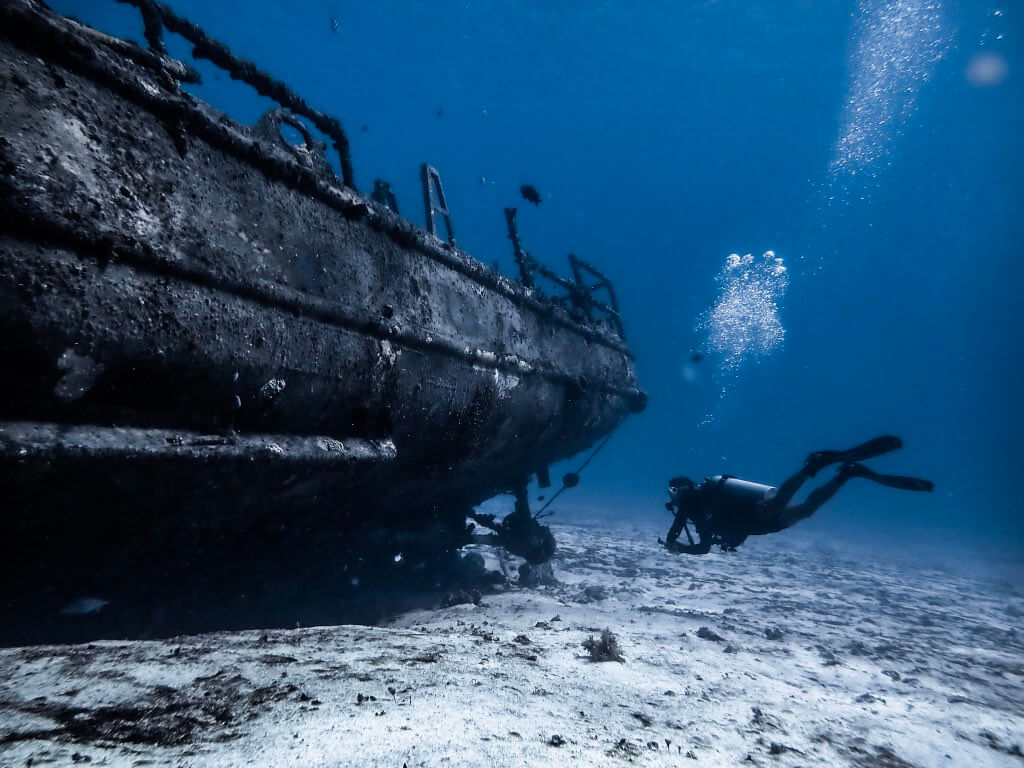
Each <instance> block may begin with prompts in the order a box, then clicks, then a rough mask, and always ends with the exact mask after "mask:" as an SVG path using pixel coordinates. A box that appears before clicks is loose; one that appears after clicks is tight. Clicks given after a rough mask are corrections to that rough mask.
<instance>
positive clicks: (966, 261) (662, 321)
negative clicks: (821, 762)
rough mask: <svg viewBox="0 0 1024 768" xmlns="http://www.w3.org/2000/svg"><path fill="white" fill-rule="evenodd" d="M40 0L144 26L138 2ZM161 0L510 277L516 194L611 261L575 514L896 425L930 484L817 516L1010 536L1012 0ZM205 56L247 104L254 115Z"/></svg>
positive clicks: (524, 213) (119, 28) (1015, 357)
mask: <svg viewBox="0 0 1024 768" xmlns="http://www.w3.org/2000/svg"><path fill="white" fill-rule="evenodd" d="M51 5H52V6H53V7H54V8H55V9H56V10H58V11H61V12H65V13H71V14H74V15H77V16H78V17H79V18H81V19H82V20H83V21H87V22H89V23H92V24H96V25H98V26H100V27H102V28H104V29H106V30H108V31H112V32H115V33H118V34H123V35H132V36H134V37H135V38H136V39H141V24H140V22H139V21H138V19H137V14H136V12H135V11H134V9H131V8H128V7H124V6H118V5H115V4H114V3H106V2H97V0H60V1H59V2H58V1H54V2H52V3H51ZM172 5H173V7H174V8H175V9H176V10H177V11H179V12H180V13H182V14H184V15H186V16H188V17H189V18H191V19H192V20H194V21H196V22H197V23H199V24H201V25H202V26H204V27H205V28H206V29H207V31H208V32H209V33H210V34H211V35H213V36H215V37H217V38H220V39H222V40H224V41H225V42H227V43H228V44H229V45H231V46H232V47H233V48H234V50H235V51H236V52H237V53H239V54H240V55H243V56H246V57H248V58H251V59H253V60H255V61H256V62H258V63H259V64H260V65H261V66H263V67H264V68H265V69H267V70H268V71H270V72H271V73H273V74H274V75H276V76H277V77H279V78H281V79H283V80H285V81H286V82H287V83H289V85H291V86H292V87H293V88H294V89H296V90H297V91H298V92H299V93H301V94H302V95H304V96H305V97H306V98H307V100H308V101H309V102H310V103H311V104H313V105H315V106H317V107H319V108H321V109H323V110H325V111H328V112H331V113H333V114H335V115H337V116H338V117H340V118H341V120H342V121H343V122H344V124H345V126H346V128H347V130H348V133H349V136H350V138H351V141H352V146H353V157H354V161H355V166H356V172H357V182H358V183H359V185H360V187H361V188H362V189H363V190H369V189H370V188H372V182H373V179H374V178H376V177H381V178H384V179H387V180H389V181H390V182H392V184H393V186H394V188H395V190H396V192H397V195H398V200H399V203H400V205H401V206H402V212H403V214H405V215H407V216H409V217H410V218H412V219H413V220H414V221H417V222H420V223H422V203H421V202H420V197H419V195H420V192H419V188H418V183H419V182H418V174H417V171H418V165H419V163H421V162H423V161H429V162H430V163H431V164H432V165H434V166H435V167H437V168H438V169H439V171H440V172H441V174H442V177H443V180H444V184H445V190H446V193H447V197H448V201H449V205H450V208H451V210H452V213H453V218H454V224H455V228H456V234H457V235H458V239H459V243H460V245H461V246H462V247H463V248H464V249H465V250H467V251H468V252H469V253H471V254H473V255H474V256H475V257H476V258H478V259H480V260H481V261H484V262H486V263H492V262H495V261H497V262H498V263H499V264H500V265H501V268H502V269H503V271H505V272H506V273H507V274H509V275H512V274H514V270H513V266H512V258H511V248H510V245H509V243H508V241H507V239H506V237H505V228H504V220H503V215H502V208H503V207H504V206H508V205H518V206H519V208H520V228H521V235H522V237H523V240H524V244H525V245H526V247H527V248H528V249H529V250H530V251H531V252H532V253H533V254H534V255H535V256H537V257H538V258H540V259H541V260H543V261H544V262H545V263H547V264H549V265H551V266H556V267H558V268H559V269H564V259H565V255H566V253H568V252H569V251H572V252H574V253H577V254H578V255H580V256H582V257H584V258H586V259H588V260H590V261H592V262H593V263H594V264H596V265H597V266H598V267H600V268H601V269H603V270H605V271H606V272H607V273H608V274H609V275H610V276H611V277H612V278H613V279H614V281H615V284H616V286H617V289H618V293H619V298H620V301H621V304H622V308H623V314H624V317H625V322H626V331H627V334H628V338H629V341H630V343H631V345H632V346H633V348H634V350H635V352H636V357H637V368H638V371H639V376H640V380H641V384H642V385H643V387H644V388H645V389H647V390H648V391H649V393H650V396H651V400H650V407H649V409H648V410H647V412H646V413H644V414H643V415H641V416H639V417H635V418H631V419H630V420H629V421H628V422H627V423H626V424H625V425H624V426H623V427H622V428H621V429H620V431H619V433H617V434H616V436H615V437H614V438H613V440H612V442H611V443H609V445H608V447H607V448H606V449H605V451H604V452H603V453H602V454H601V455H600V456H599V457H598V458H597V459H595V461H594V463H593V464H592V465H591V467H590V468H589V469H588V471H587V473H586V474H585V476H584V483H583V485H582V486H581V487H580V488H579V489H577V490H576V491H574V492H573V494H572V495H571V496H570V495H569V494H566V504H565V505H563V507H562V511H561V513H562V514H566V515H568V514H575V513H577V512H578V511H579V510H581V509H586V508H587V507H588V506H590V507H593V508H595V509H597V508H600V509H602V510H608V509H609V508H612V509H613V510H614V511H615V512H616V514H620V515H623V516H659V519H661V518H663V519H664V522H665V524H666V526H667V524H668V519H667V515H666V513H665V512H664V511H663V510H662V507H661V503H662V501H663V498H664V487H665V481H666V479H667V478H668V477H670V476H672V475H676V474H686V475H689V476H692V477H697V478H698V479H699V478H700V477H702V476H704V475H712V474H718V473H723V472H724V473H729V474H733V475H738V476H741V477H746V478H749V479H752V480H760V481H764V482H769V483H778V482H780V481H781V480H782V479H783V478H784V477H785V476H786V475H787V474H788V473H790V472H791V471H793V470H795V469H796V468H797V467H798V466H799V465H800V463H801V461H802V459H803V457H804V456H805V455H806V454H807V453H808V452H809V451H811V450H816V449H820V448H841V447H845V446H847V445H850V444H854V443H857V442H860V441H862V440H864V439H866V438H868V437H871V436H874V435H876V434H881V433H893V434H897V435H900V436H901V437H903V439H904V441H905V448H904V450H903V451H901V452H899V453H898V454H894V455H892V456H889V457H885V458H884V459H879V460H876V461H875V462H874V463H873V465H874V466H876V467H877V468H880V469H884V470H887V471H892V472H895V473H900V474H913V475H921V476H924V477H928V478H931V479H933V480H934V481H935V482H936V484H937V489H936V492H935V493H934V494H930V495H928V494H911V493H905V492H904V493H901V492H898V491H894V490H891V489H885V488H881V487H879V486H876V485H874V484H870V483H866V482H862V483H858V482H856V481H855V482H851V483H850V484H849V485H847V486H846V488H844V489H843V491H842V492H841V494H840V495H839V496H838V497H837V498H836V499H835V500H834V501H833V502H832V503H830V504H829V505H828V506H827V507H826V508H824V509H823V510H822V511H821V512H820V513H819V514H818V515H817V516H816V517H815V518H814V519H812V520H810V521H808V522H807V523H804V524H802V525H803V526H804V527H806V528H807V529H808V530H809V531H814V532H817V533H819V534H820V535H822V536H826V535H827V536H840V537H850V538H866V537H876V538H877V539H879V540H881V541H885V542H888V543H892V542H896V541H900V540H901V539H903V538H904V537H907V536H908V535H910V534H913V535H914V536H915V537H920V538H924V539H943V540H948V541H950V542H954V543H957V544H959V543H965V544H968V545H970V546H971V547H972V548H981V549H982V550H983V551H984V552H985V553H987V554H990V555H993V556H998V557H1008V558H1013V559H1019V558H1021V557H1024V522H1022V518H1021V514H1020V508H1021V505H1020V496H1021V493H1022V485H1021V482H1022V481H1021V476H1022V467H1021V463H1022V459H1024V440H1022V437H1021V435H1020V431H1019V430H1020V428H1021V423H1022V418H1021V417H1022V407H1021V396H1020V394H1021V393H1022V392H1024V363H1022V361H1021V355H1022V352H1024V349H1022V346H1024V345H1022V343H1021V327H1022V324H1021V321H1020V317H1019V315H1020V307H1021V302H1020V300H1019V295H1018V292H1019V290H1020V288H1019V286H1020V285H1021V284H1022V278H1024V267H1022V262H1021V259H1020V258H1019V256H1018V252H1019V246H1020V244H1021V242H1022V241H1024V216H1022V215H1021V212H1022V205H1021V203H1022V187H1024V154H1022V149H1021V140H1020V137H1021V135H1022V132H1024V77H1022V75H1024V56H1022V48H1021V43H1020V41H1021V32H1022V30H1024V25H1022V24H1021V13H1022V11H1021V9H1020V8H1019V7H1018V6H1017V4H1014V3H998V2H997V3H987V2H986V3H982V2H954V1H953V0H862V1H861V2H855V1H853V0H833V1H831V2H813V1H811V0H787V1H786V2H782V3H751V2H749V0H719V1H718V2H715V1H714V0H708V1H707V2H693V3H679V2H670V1H669V0H649V1H648V2H645V3H634V2H627V1H626V0H607V1H605V2H580V1H579V0H567V1H566V2H561V3H551V2H546V1H542V0H520V1H519V2H515V3H511V2H496V0H462V1H461V2H458V3H455V2H452V3H444V4H427V3H422V2H408V1H402V2H399V1H397V0H395V1H391V2H370V3H367V2H354V1H353V0H331V2H312V1H311V2H296V3H287V4H284V3H276V2H261V1H258V0H246V2H241V0H222V2H217V3H210V2H198V1H196V0H175V2H173V3H172ZM332 16H334V17H336V18H337V19H338V22H339V24H338V29H337V31H336V32H334V31H332V29H331V17H332ZM172 52H173V53H175V54H176V55H179V56H180V57H182V58H187V48H185V47H184V46H183V45H181V44H180V41H178V42H176V43H175V44H173V45H172ZM197 67H198V68H199V69H200V70H201V71H202V72H203V74H204V78H205V81H206V85H204V86H203V87H202V88H201V89H200V93H201V94H202V95H203V96H204V98H206V99H208V100H210V101H211V102H213V103H214V104H215V105H217V106H218V107H220V108H221V109H223V110H225V111H226V112H228V113H230V114H231V115H232V116H234V117H235V118H237V119H239V120H242V121H247V122H251V121H255V120H256V119H257V118H258V117H259V116H260V114H261V113H262V111H263V110H264V109H266V108H267V106H268V105H267V104H266V103H265V102H263V101H262V100H261V99H260V98H258V97H256V96H254V95H253V94H252V92H251V91H249V90H248V89H247V88H246V87H245V86H243V85H240V84H237V83H233V82H231V81H230V79H229V78H227V77H226V76H225V75H223V74H222V73H219V72H216V71H215V70H213V69H211V68H210V67H209V66H207V65H204V64H202V63H200V64H197ZM439 110H440V114H439ZM858 121H859V122H858ZM363 126H365V130H363V129H362V127H363ZM481 177H482V178H483V180H484V181H483V183H482V182H481ZM524 183H531V184H534V185H536V187H537V188H538V189H539V190H540V191H541V193H542V194H543V195H544V202H543V204H542V205H541V206H540V207H538V208H534V207H532V206H529V205H528V204H527V203H525V201H522V200H521V199H519V196H518V189H519V186H520V185H521V184H524ZM769 249H771V250H773V251H774V252H775V254H776V255H777V257H778V258H781V259H782V260H783V264H784V266H785V268H786V270H787V271H786V277H787V281H788V284H787V286H786V288H785V291H784V293H783V294H782V295H781V296H778V297H777V301H776V304H775V308H776V309H777V319H778V323H779V325H780V327H781V329H782V330H783V331H784V333H783V334H782V338H781V339H778V340H777V341H778V342H779V343H777V344H775V345H774V346H771V345H769V347H768V348H766V349H763V350H761V351H760V352H758V350H753V351H752V352H748V353H747V354H742V355H740V356H739V359H738V360H735V361H733V363H734V364H733V365H725V364H724V362H726V361H725V360H724V356H723V354H721V353H720V352H719V353H716V352H715V351H714V350H713V346H714V345H713V344H711V343H710V340H709V336H708V332H707V330H706V329H703V328H700V327H698V326H699V324H700V322H701V318H702V317H706V316H707V313H708V312H709V311H711V310H712V308H713V307H714V306H715V303H716V301H718V300H719V299H720V297H721V291H722V284H721V283H719V282H716V276H717V275H719V274H720V273H721V272H722V270H723V265H724V264H725V263H726V258H727V257H728V256H729V254H730V253H734V252H735V253H737V254H738V255H740V256H742V255H744V254H746V253H751V254H753V255H754V256H755V257H759V256H760V255H761V254H762V253H763V252H764V251H766V250H769ZM755 319H756V318H755ZM698 351H699V352H702V353H703V354H705V355H706V357H705V359H704V360H703V361H701V362H700V363H699V364H692V363H691V362H690V361H691V355H692V354H693V353H694V352H698ZM556 509H557V507H556ZM781 535H785V534H781ZM748 546H750V544H748ZM952 551H953V552H955V550H952ZM954 556H955V555H954Z"/></svg>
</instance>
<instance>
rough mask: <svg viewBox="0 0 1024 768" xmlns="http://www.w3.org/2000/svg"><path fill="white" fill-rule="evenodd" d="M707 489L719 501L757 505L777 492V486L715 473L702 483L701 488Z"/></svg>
mask: <svg viewBox="0 0 1024 768" xmlns="http://www.w3.org/2000/svg"><path fill="white" fill-rule="evenodd" d="M705 489H707V490H708V491H710V492H711V494H712V496H713V497H714V498H715V499H716V500H718V501H731V502H738V503H740V504H751V505H755V504H757V503H759V502H761V501H764V500H765V499H768V498H770V497H771V496H772V495H774V493H775V486H773V485H763V484H762V483H752V482H750V481H749V480H740V479H739V478H738V477H730V476H729V475H715V476H714V477H710V478H707V479H706V480H705V481H704V482H703V483H701V490H705Z"/></svg>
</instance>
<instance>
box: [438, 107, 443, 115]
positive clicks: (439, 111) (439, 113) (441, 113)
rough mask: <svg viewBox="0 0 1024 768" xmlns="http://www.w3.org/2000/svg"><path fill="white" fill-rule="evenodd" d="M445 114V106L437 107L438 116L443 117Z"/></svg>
mask: <svg viewBox="0 0 1024 768" xmlns="http://www.w3.org/2000/svg"><path fill="white" fill-rule="evenodd" d="M443 114H444V107H438V108H437V116H438V117H441V116H442V115H443Z"/></svg>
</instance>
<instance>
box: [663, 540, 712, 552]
mask: <svg viewBox="0 0 1024 768" xmlns="http://www.w3.org/2000/svg"><path fill="white" fill-rule="evenodd" d="M659 543H660V541H659ZM665 549H667V550H668V551H669V552H675V553H677V554H680V555H706V554H707V553H708V552H710V551H711V542H710V541H702V542H700V543H699V544H680V543H679V542H678V541H666V542H665Z"/></svg>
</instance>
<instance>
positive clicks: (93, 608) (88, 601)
mask: <svg viewBox="0 0 1024 768" xmlns="http://www.w3.org/2000/svg"><path fill="white" fill-rule="evenodd" d="M108 605H110V601H108V600H103V599H101V598H99V597H80V598H78V599H77V600H72V601H71V602H70V603H68V604H67V605H65V606H64V607H63V608H61V609H60V615H61V616H87V615H88V614H90V613H99V612H100V611H102V610H103V609H104V608H106V607H107V606H108Z"/></svg>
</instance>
